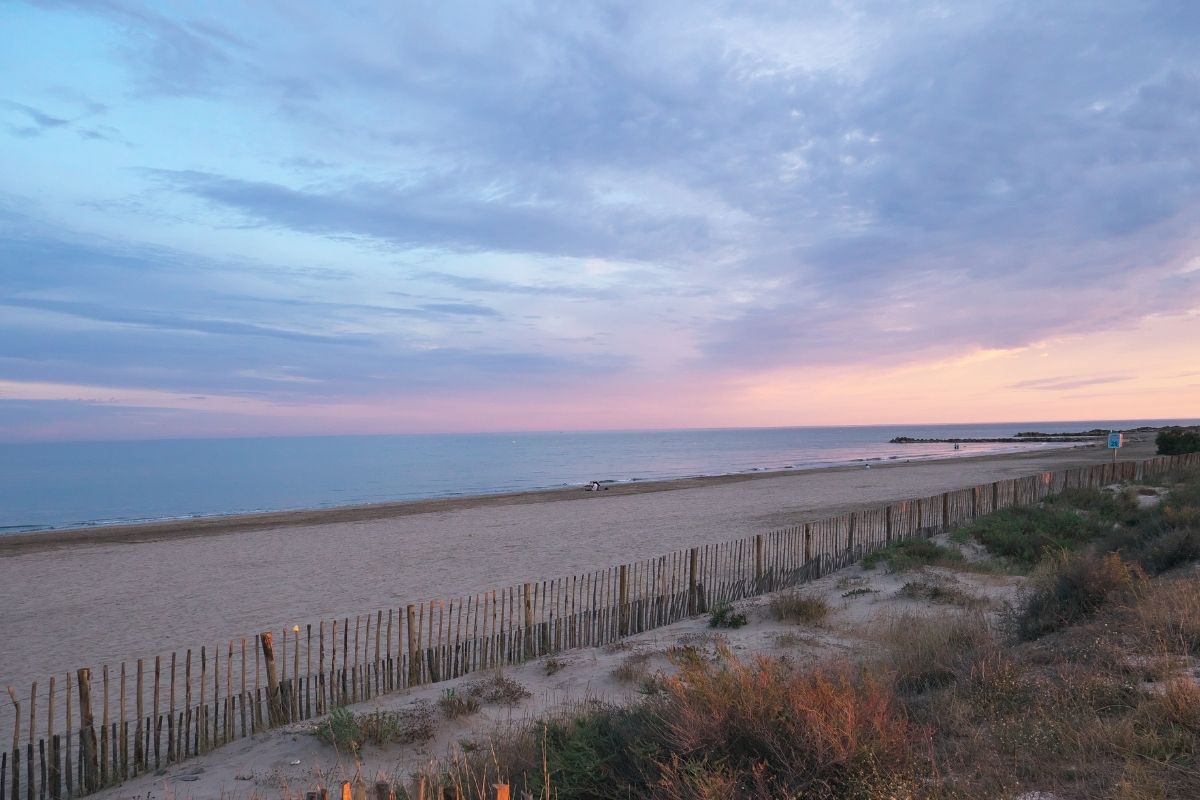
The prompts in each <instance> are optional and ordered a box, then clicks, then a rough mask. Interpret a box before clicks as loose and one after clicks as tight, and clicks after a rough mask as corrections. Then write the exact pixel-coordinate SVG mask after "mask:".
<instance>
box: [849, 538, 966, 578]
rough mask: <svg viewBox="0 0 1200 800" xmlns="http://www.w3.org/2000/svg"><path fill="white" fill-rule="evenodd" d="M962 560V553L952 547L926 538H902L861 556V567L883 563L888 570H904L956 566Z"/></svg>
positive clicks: (869, 567) (868, 567)
mask: <svg viewBox="0 0 1200 800" xmlns="http://www.w3.org/2000/svg"><path fill="white" fill-rule="evenodd" d="M962 561H963V556H962V553H960V552H959V551H958V550H955V549H953V548H950V547H943V546H942V545H940V544H937V543H936V542H931V541H930V540H928V539H902V540H900V541H896V542H892V543H891V544H889V545H888V546H887V547H884V548H881V549H879V550H876V551H874V552H873V553H868V554H867V555H866V556H864V557H863V560H862V566H863V569H874V568H875V567H876V566H878V565H879V564H884V565H886V566H887V569H888V571H889V572H904V571H906V570H910V569H914V568H916V567H920V566H931V565H940V566H958V565H960V564H961V563H962Z"/></svg>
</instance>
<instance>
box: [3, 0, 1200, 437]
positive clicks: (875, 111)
mask: <svg viewBox="0 0 1200 800" xmlns="http://www.w3.org/2000/svg"><path fill="white" fill-rule="evenodd" d="M1198 42H1200V5H1198V4H1197V3H1195V2H1192V0H1162V1H1161V2H1145V1H1137V2H1133V1H1130V2H1124V1H1122V0H1106V2H1094V1H1093V0H1087V2H1073V1H1072V0H1063V1H1062V2H1054V3H1046V2H1043V1H1042V0H1027V1H1022V0H1015V1H1014V0H955V2H926V1H924V0H911V1H909V0H900V1H897V0H886V1H884V0H880V1H878V2H876V1H874V0H844V1H836V0H830V1H829V2H815V1H814V2H750V3H742V2H708V1H707V0H689V1H688V2H669V1H668V2H654V3H618V2H612V3H602V2H582V1H581V2H546V3H537V2H534V3H523V2H516V3H500V2H495V3H482V2H465V3H459V2H446V1H445V0H440V1H439V2H432V3H420V2H389V3H338V4H332V3H293V2H266V1H264V2H204V3H183V2H177V3H176V2H170V3H168V2H146V3H135V2H123V0H87V2H77V3H75V2H39V3H29V4H26V3H23V2H4V3H3V4H0V76H2V80H0V440H4V441H17V440H29V439H88V438H153V437H176V436H246V435H276V434H309V433H311V434H329V433H375V432H409V431H483V430H526V429H561V428H641V427H709V426H743V425H747V426H751V425H754V426H757V425H764V426H766V425H830V424H867V423H884V422H967V421H985V420H1054V419H1100V418H1107V419H1132V418H1171V417H1176V418H1191V417H1200V46H1198V44H1197V43H1198Z"/></svg>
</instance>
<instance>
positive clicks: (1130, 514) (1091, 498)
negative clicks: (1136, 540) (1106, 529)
mask: <svg viewBox="0 0 1200 800" xmlns="http://www.w3.org/2000/svg"><path fill="white" fill-rule="evenodd" d="M1046 503H1047V505H1052V506H1055V507H1059V508H1069V509H1074V510H1076V511H1083V512H1085V513H1086V514H1087V515H1088V516H1096V517H1100V518H1101V519H1104V520H1108V521H1111V522H1129V521H1131V520H1134V519H1136V518H1137V516H1138V504H1137V500H1135V499H1134V498H1133V497H1132V496H1130V495H1127V494H1125V493H1124V492H1105V491H1103V490H1101V489H1063V490H1062V492H1061V493H1059V494H1057V495H1051V496H1050V497H1047V498H1046Z"/></svg>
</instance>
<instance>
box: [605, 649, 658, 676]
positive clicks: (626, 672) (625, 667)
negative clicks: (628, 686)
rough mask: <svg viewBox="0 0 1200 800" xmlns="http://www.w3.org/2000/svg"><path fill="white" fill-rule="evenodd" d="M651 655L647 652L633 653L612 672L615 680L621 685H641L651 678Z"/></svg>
mask: <svg viewBox="0 0 1200 800" xmlns="http://www.w3.org/2000/svg"><path fill="white" fill-rule="evenodd" d="M650 657H651V654H650V653H646V652H641V653H631V654H629V655H628V656H627V657H626V658H625V660H624V661H622V662H621V663H620V664H618V665H617V666H616V667H615V668H614V669H613V671H612V677H613V680H615V681H617V682H619V683H641V682H643V681H645V680H646V679H647V678H649V677H650V666H649V664H648V663H647V662H648V661H649V660H650Z"/></svg>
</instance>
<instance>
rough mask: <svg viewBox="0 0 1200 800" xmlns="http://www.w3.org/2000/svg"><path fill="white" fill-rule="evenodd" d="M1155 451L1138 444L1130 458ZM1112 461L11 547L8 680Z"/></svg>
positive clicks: (1, 661)
mask: <svg viewBox="0 0 1200 800" xmlns="http://www.w3.org/2000/svg"><path fill="white" fill-rule="evenodd" d="M1152 454H1153V448H1152V444H1151V443H1150V442H1149V441H1136V440H1135V441H1132V442H1130V446H1129V447H1127V448H1125V449H1124V450H1123V451H1122V453H1121V455H1122V458H1123V459H1132V458H1141V457H1147V456H1150V455H1152ZM1109 458H1111V455H1110V452H1109V451H1107V450H1105V449H1103V448H1099V447H1093V446H1086V447H1079V448H1063V449H1054V450H1039V451H1036V452H1031V453H1026V454H1006V455H993V456H981V457H965V458H958V459H946V460H941V461H922V462H911V463H890V464H879V465H875V466H873V467H872V468H871V469H865V468H863V467H861V466H855V467H840V468H832V469H824V470H813V471H805V472H793V473H768V474H755V475H737V476H727V477H716V478H703V479H692V480H683V481H668V482H658V483H652V482H644V483H637V484H630V485H621V486H617V487H614V488H613V489H611V490H609V491H602V492H598V493H591V492H583V491H580V490H579V489H572V490H561V491H552V492H531V493H526V494H515V495H504V496H495V497H476V498H453V499H447V500H438V501H422V502H416V503H402V504H394V505H389V506H378V507H374V506H372V507H363V508H351V509H327V510H322V511H314V512H301V513H296V514H274V515H269V516H268V515H264V517H265V518H264V517H237V518H223V519H206V520H197V521H188V522H180V523H174V524H154V525H145V526H126V527H122V528H111V529H104V528H90V529H83V530H76V531H60V532H50V533H44V534H31V535H22V536H10V537H5V539H4V540H3V541H2V542H0V607H2V608H3V609H4V614H3V640H4V642H5V647H3V648H0V681H3V682H4V683H6V684H12V685H13V686H28V685H29V683H30V682H31V681H34V680H42V681H44V680H45V679H46V678H47V676H49V675H50V674H59V673H62V672H64V671H66V670H72V669H75V668H78V667H80V666H92V667H98V666H99V665H101V664H106V663H107V664H117V663H119V662H120V661H123V660H124V661H130V660H132V659H136V658H152V657H153V656H154V655H156V654H162V653H166V652H169V651H171V650H172V649H175V650H178V649H181V648H187V647H198V646H200V645H209V646H212V645H217V644H222V645H224V643H226V642H228V641H229V640H230V639H233V638H238V637H242V636H246V635H253V634H254V633H257V632H259V631H264V630H279V629H281V628H282V627H283V626H289V627H290V626H291V625H293V624H301V625H303V624H305V623H307V622H317V621H319V620H321V619H330V618H333V617H342V616H347V615H348V616H354V615H355V614H362V613H367V612H371V611H374V610H375V609H379V608H387V607H389V606H391V607H394V606H398V605H401V604H405V603H411V602H417V601H420V600H422V599H427V598H433V597H443V598H449V597H455V596H458V595H462V594H467V593H472V592H477V591H481V590H484V589H488V588H493V587H501V586H507V585H510V584H513V583H518V582H521V581H526V580H540V579H545V578H552V577H557V576H566V575H571V574H575V573H579V572H583V571H586V570H591V569H596V568H600V567H604V566H606V565H609V564H614V563H618V562H625V561H630V560H633V559H638V558H643V557H648V556H653V555H657V554H660V553H665V552H669V551H671V550H674V549H677V548H682V547H687V546H692V545H697V544H704V543H709V542H718V541H724V540H728V539H732V538H735V537H739V536H743V535H746V534H749V533H755V532H765V531H769V530H773V529H776V528H780V527H783V526H785V525H790V524H794V523H797V522H803V521H806V520H812V519H819V518H823V517H827V516H830V515H833V514H837V513H841V512H842V511H844V510H847V509H849V508H853V507H856V506H860V505H865V504H878V503H884V502H890V501H893V500H899V499H905V498H910V497H915V496H920V495H929V494H934V493H938V492H941V491H945V490H947V489H951V488H956V487H963V486H970V485H973V484H979V483H986V482H990V481H994V480H998V479H1003V478H1011V477H1016V476H1021V475H1028V474H1032V473H1036V472H1040V471H1043V470H1054V469H1062V468H1066V467H1070V466H1074V465H1082V464H1089V463H1098V462H1101V461H1104V460H1106V459H1109Z"/></svg>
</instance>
